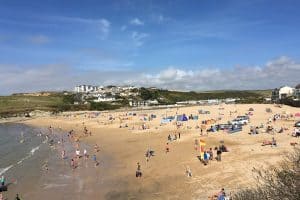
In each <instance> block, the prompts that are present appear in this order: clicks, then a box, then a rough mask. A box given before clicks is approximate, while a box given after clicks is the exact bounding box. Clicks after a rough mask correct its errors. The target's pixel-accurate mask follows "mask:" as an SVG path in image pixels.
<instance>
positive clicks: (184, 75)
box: [128, 57, 300, 91]
mask: <svg viewBox="0 0 300 200" xmlns="http://www.w3.org/2000/svg"><path fill="white" fill-rule="evenodd" d="M299 74H300V63H298V62H295V61H293V60H292V59H291V58H288V57H279V58H277V59H274V60H272V61H270V62H268V63H267V64H266V65H264V66H251V67H233V68H226V69H219V68H204V69H199V70H184V69H180V68H178V67H177V68H176V67H169V68H167V69H163V70H162V71H160V72H158V73H156V74H145V73H144V74H142V75H141V76H140V78H139V79H135V80H130V81H128V82H129V83H132V84H136V85H140V86H157V87H160V88H167V89H178V90H196V91H197V90H216V89H233V90H234V89H270V88H275V87H279V86H281V85H286V84H287V85H291V86H295V85H296V84H298V83H300V79H299Z"/></svg>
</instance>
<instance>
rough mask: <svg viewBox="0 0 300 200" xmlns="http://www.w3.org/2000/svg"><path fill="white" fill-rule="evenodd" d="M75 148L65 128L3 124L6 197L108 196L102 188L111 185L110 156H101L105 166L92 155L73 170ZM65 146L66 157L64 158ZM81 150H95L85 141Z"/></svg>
mask: <svg viewBox="0 0 300 200" xmlns="http://www.w3.org/2000/svg"><path fill="white" fill-rule="evenodd" d="M62 140H63V141H64V142H63V144H62V143H60V141H62ZM75 148H76V147H75V145H74V144H73V143H71V142H68V136H67V133H66V132H63V131H62V130H56V129H52V131H51V129H49V128H48V127H45V128H37V127H31V126H27V125H24V124H19V123H3V124H0V175H1V176H2V175H3V176H5V178H6V185H7V186H8V191H6V192H3V193H2V194H3V196H4V199H6V200H10V199H11V200H13V199H14V198H15V196H16V194H19V196H20V197H21V199H22V200H40V199H43V200H47V199H51V200H53V199H56V200H63V199H74V200H85V199H95V198H96V199H104V196H105V191H104V190H103V191H102V188H108V185H109V184H107V183H106V182H105V177H106V173H105V171H104V170H105V168H109V166H108V165H109V164H108V163H109V161H108V160H109V159H107V158H105V156H97V160H98V161H99V162H100V165H101V166H99V167H96V166H95V165H94V163H93V162H92V159H91V158H89V159H83V158H82V159H80V162H79V163H78V169H75V170H73V169H72V168H71V166H70V159H71V157H73V156H74V152H75ZM63 149H64V150H65V151H66V155H67V156H66V158H65V159H62V158H61V151H62V150H63ZM80 149H81V151H82V152H83V149H87V151H88V152H92V151H93V148H92V147H91V146H89V145H87V144H83V143H80ZM103 163H104V164H103ZM103 169H104V170H103ZM109 187H111V186H109ZM101 196H103V198H101Z"/></svg>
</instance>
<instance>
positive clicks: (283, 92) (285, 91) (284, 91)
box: [279, 86, 295, 99]
mask: <svg viewBox="0 0 300 200" xmlns="http://www.w3.org/2000/svg"><path fill="white" fill-rule="evenodd" d="M294 91H295V89H294V88H292V87H289V86H283V87H281V88H280V89H279V99H284V98H286V97H289V96H293V95H294Z"/></svg>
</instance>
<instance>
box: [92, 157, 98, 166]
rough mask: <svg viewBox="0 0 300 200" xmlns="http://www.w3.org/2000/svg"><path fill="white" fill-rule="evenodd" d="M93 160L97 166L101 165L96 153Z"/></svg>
mask: <svg viewBox="0 0 300 200" xmlns="http://www.w3.org/2000/svg"><path fill="white" fill-rule="evenodd" d="M93 161H94V163H95V167H97V166H98V165H99V162H98V161H97V157H96V155H95V154H94V155H93Z"/></svg>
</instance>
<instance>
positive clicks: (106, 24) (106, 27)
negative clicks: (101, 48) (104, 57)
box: [54, 16, 111, 39]
mask: <svg viewBox="0 0 300 200" xmlns="http://www.w3.org/2000/svg"><path fill="white" fill-rule="evenodd" d="M54 19H55V20H59V21H62V22H65V23H72V24H76V25H78V24H83V25H88V26H90V27H91V28H95V29H97V30H99V32H100V33H101V34H100V37H101V39H105V38H106V37H107V36H108V34H109V32H110V26H111V22H110V21H109V20H107V19H105V18H100V19H88V18H81V17H62V16H59V17H54Z"/></svg>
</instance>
